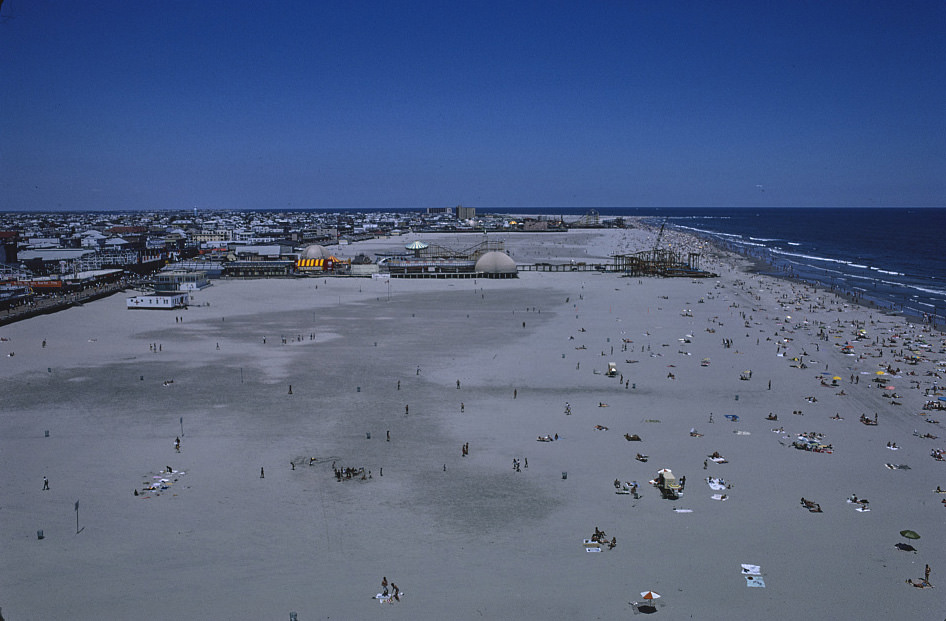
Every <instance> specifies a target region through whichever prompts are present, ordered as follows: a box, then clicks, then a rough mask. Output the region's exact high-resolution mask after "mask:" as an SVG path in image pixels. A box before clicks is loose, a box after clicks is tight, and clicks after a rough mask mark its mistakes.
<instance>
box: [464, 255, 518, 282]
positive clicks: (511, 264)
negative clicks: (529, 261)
mask: <svg viewBox="0 0 946 621" xmlns="http://www.w3.org/2000/svg"><path fill="white" fill-rule="evenodd" d="M473 271H474V272H476V273H477V274H479V275H482V276H484V277H486V278H516V276H517V274H518V272H519V269H518V268H517V267H516V262H515V261H513V260H512V257H510V256H509V255H508V254H506V253H505V252H500V251H498V250H493V251H490V252H487V253H485V254H483V255H482V256H481V257H480V258H479V259H477V260H476V266H475V267H474V268H473Z"/></svg>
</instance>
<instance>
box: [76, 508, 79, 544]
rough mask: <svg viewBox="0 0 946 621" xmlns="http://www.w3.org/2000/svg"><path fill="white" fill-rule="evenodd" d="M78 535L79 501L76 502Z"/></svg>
mask: <svg viewBox="0 0 946 621" xmlns="http://www.w3.org/2000/svg"><path fill="white" fill-rule="evenodd" d="M76 534H77V535H78V534H79V501H78V500H77V501H76Z"/></svg>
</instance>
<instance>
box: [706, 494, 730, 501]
mask: <svg viewBox="0 0 946 621" xmlns="http://www.w3.org/2000/svg"><path fill="white" fill-rule="evenodd" d="M710 498H712V499H713V500H722V501H726V500H729V496H727V495H726V494H713V495H712V496H710Z"/></svg>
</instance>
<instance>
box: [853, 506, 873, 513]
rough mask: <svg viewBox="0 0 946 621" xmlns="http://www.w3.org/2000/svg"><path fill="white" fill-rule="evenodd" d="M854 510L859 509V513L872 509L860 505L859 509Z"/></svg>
mask: <svg viewBox="0 0 946 621" xmlns="http://www.w3.org/2000/svg"><path fill="white" fill-rule="evenodd" d="M854 510H855V511H857V512H858V513H867V512H868V511H870V509H868V508H867V507H858V508H857V509H854Z"/></svg>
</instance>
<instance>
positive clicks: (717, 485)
mask: <svg viewBox="0 0 946 621" xmlns="http://www.w3.org/2000/svg"><path fill="white" fill-rule="evenodd" d="M706 484H707V485H709V486H710V489H711V490H715V491H721V490H724V489H726V482H725V481H723V480H722V479H709V480H708V481H706Z"/></svg>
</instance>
